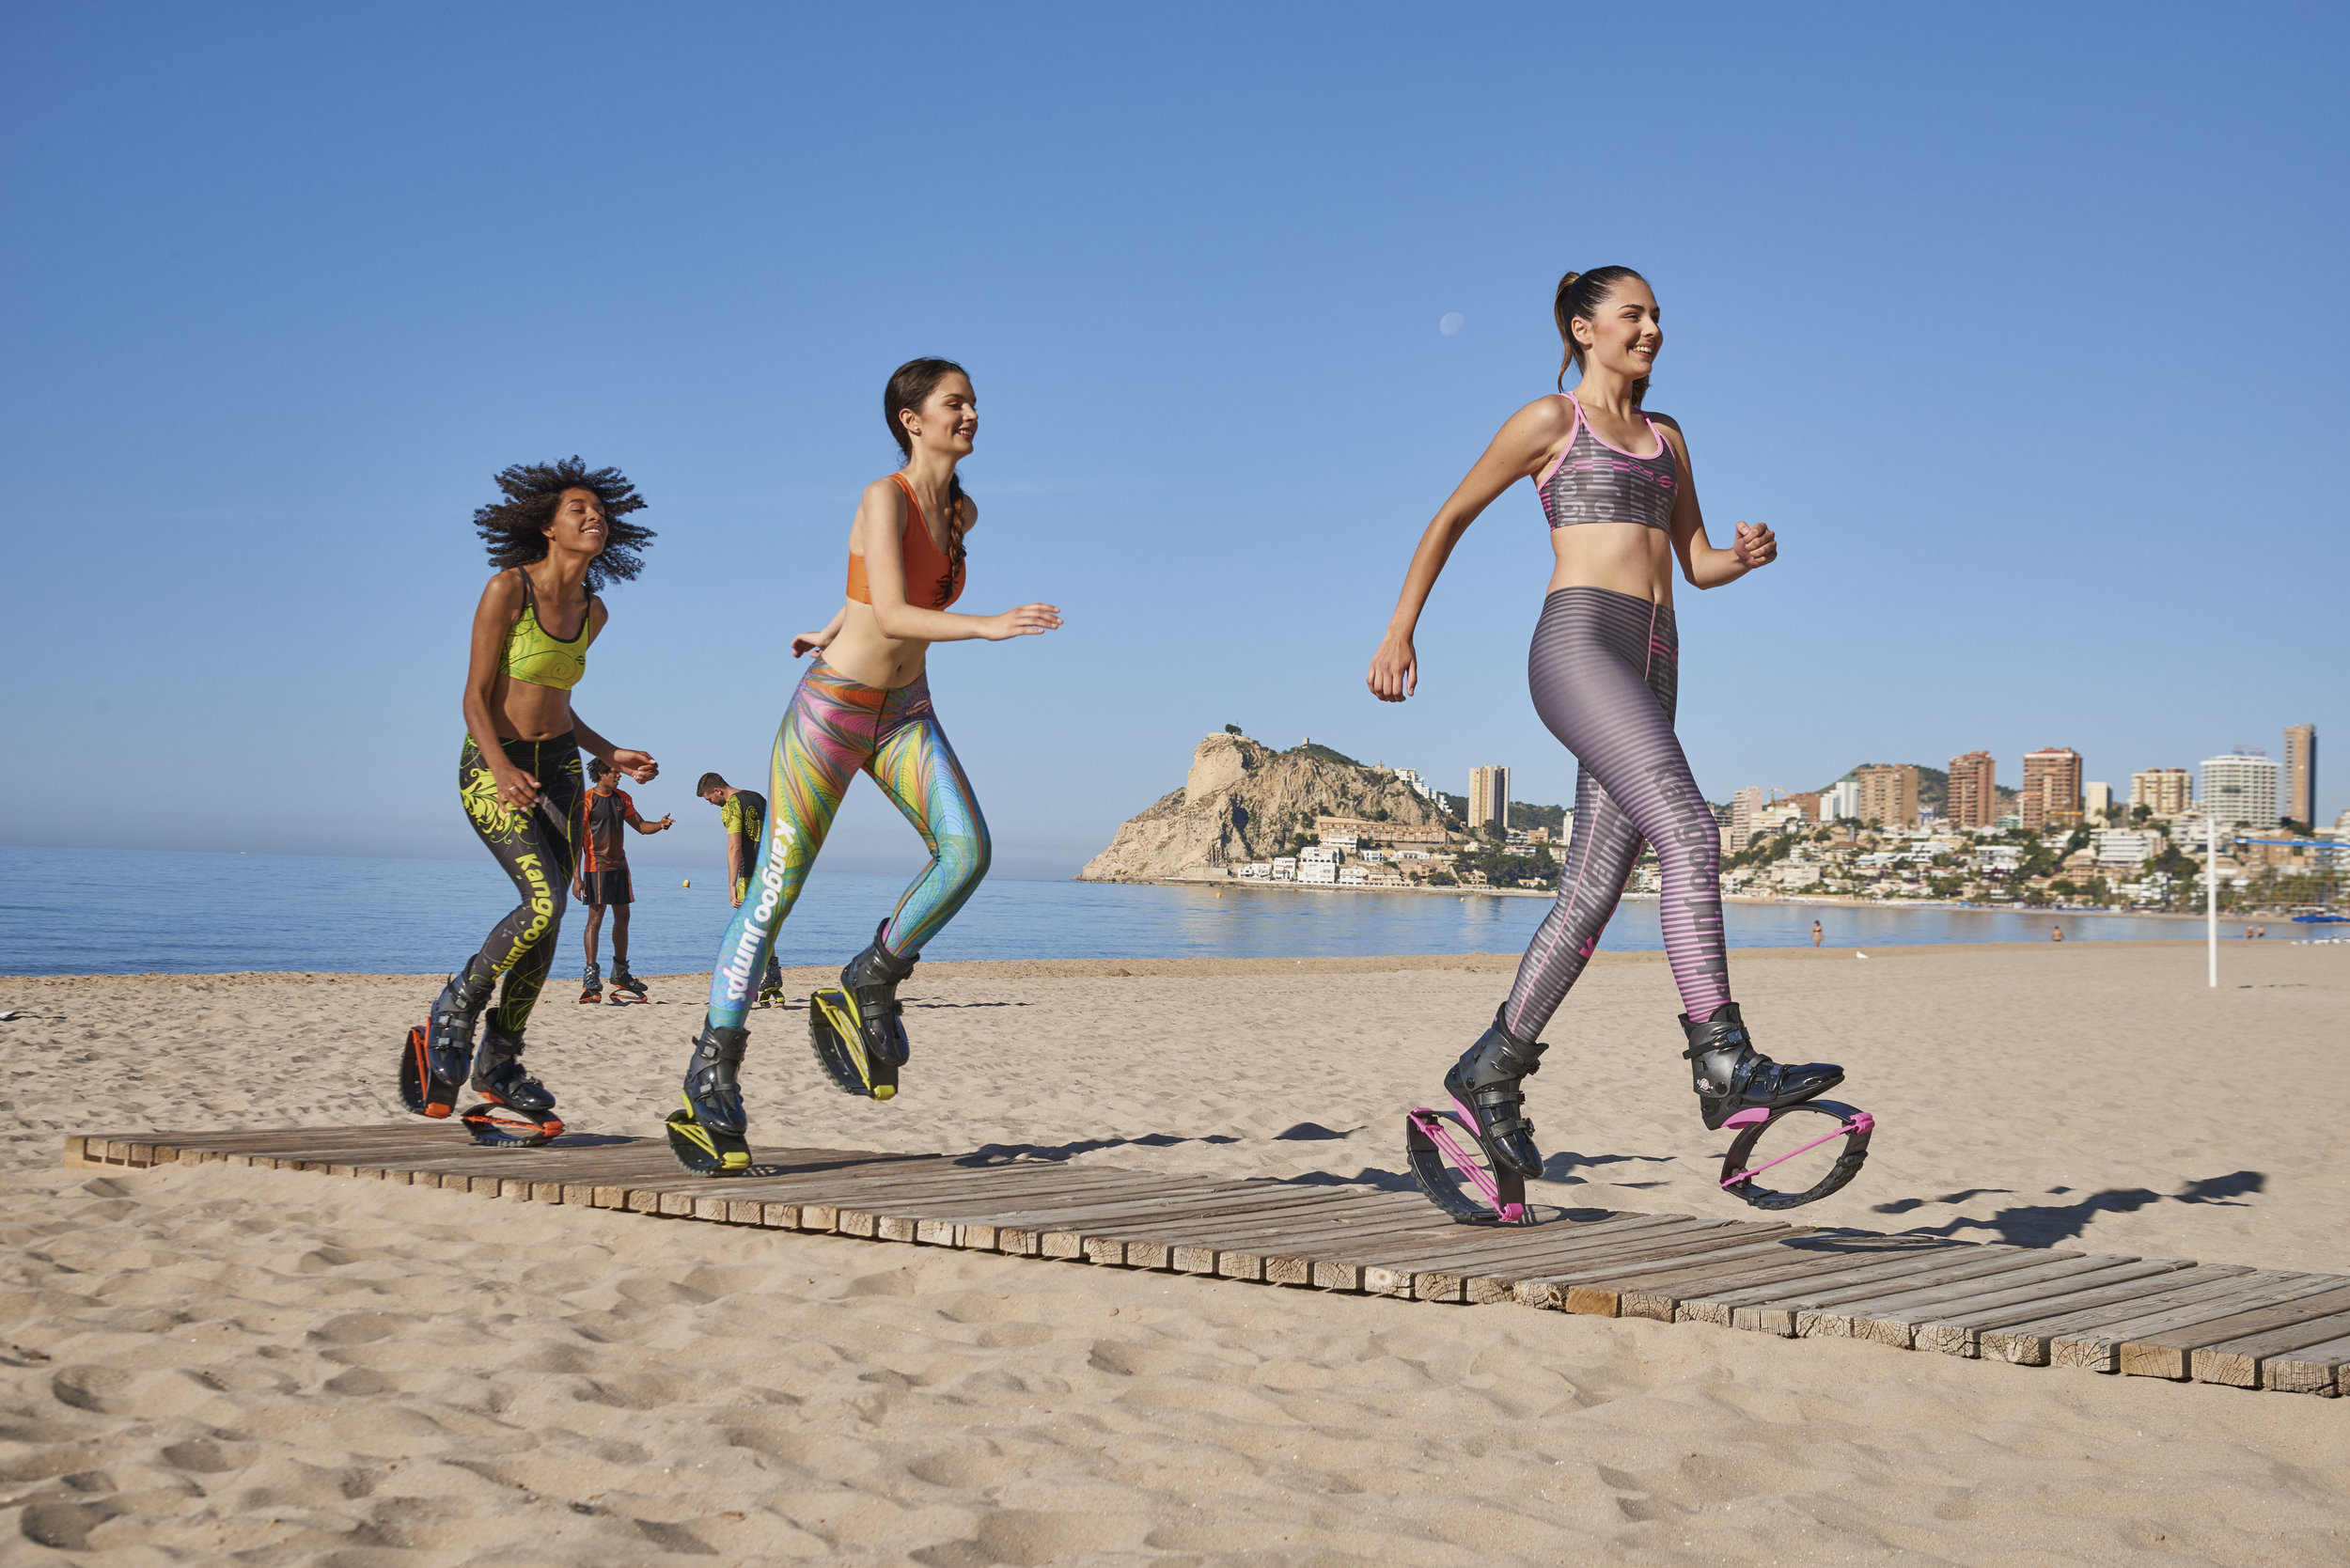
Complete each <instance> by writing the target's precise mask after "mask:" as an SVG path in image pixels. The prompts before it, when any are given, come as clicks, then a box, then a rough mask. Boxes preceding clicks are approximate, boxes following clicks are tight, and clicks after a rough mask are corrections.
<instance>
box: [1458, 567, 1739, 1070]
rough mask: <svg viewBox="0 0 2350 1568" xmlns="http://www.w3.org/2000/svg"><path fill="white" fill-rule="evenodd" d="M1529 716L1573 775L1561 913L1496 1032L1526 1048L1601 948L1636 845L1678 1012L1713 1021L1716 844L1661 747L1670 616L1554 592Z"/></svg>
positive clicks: (1539, 936) (1669, 677)
mask: <svg viewBox="0 0 2350 1568" xmlns="http://www.w3.org/2000/svg"><path fill="white" fill-rule="evenodd" d="M1526 666H1527V678H1528V683H1529V684H1530V685H1531V686H1532V687H1533V691H1534V711H1535V712H1536V713H1540V714H1541V715H1542V719H1543V723H1544V724H1546V725H1548V726H1549V727H1550V732H1551V733H1552V734H1554V735H1556V736H1558V737H1559V740H1560V741H1561V742H1563V743H1564V744H1565V745H1566V747H1567V749H1568V750H1569V751H1572V752H1574V753H1575V760H1576V761H1577V762H1579V763H1580V764H1582V766H1581V768H1580V769H1579V770H1578V772H1577V773H1576V776H1575V837H1574V839H1572V840H1571V841H1570V842H1569V844H1568V845H1567V855H1566V863H1565V865H1564V866H1562V867H1561V868H1560V869H1559V902H1557V903H1555V904H1553V905H1551V907H1550V914H1549V915H1548V916H1547V917H1544V919H1543V924H1542V929H1541V930H1539V931H1537V932H1536V933H1534V941H1533V945H1532V946H1530V947H1528V949H1526V957H1525V958H1524V959H1523V960H1522V961H1521V962H1520V963H1519V964H1518V978H1517V980H1516V982H1515V983H1514V984H1512V986H1511V988H1510V1000H1509V1002H1508V1004H1507V1006H1506V1007H1505V1009H1504V1013H1503V1017H1504V1021H1505V1022H1506V1023H1507V1024H1508V1026H1509V1028H1510V1032H1511V1033H1512V1034H1513V1035H1516V1036H1517V1037H1518V1038H1519V1039H1521V1040H1531V1039H1533V1038H1534V1037H1535V1036H1536V1035H1537V1034H1539V1033H1540V1032H1541V1031H1542V1027H1543V1025H1545V1024H1547V1023H1549V1022H1550V1015H1551V1014H1552V1013H1554V1012H1556V1011H1559V1003H1560V1002H1562V1001H1564V1000H1565V999H1566V996H1567V990H1568V988H1569V987H1570V986H1572V985H1574V984H1575V980H1576V979H1577V978H1578V977H1580V976H1581V974H1582V973H1583V965H1584V964H1585V963H1586V962H1588V961H1589V960H1590V956H1591V949H1594V948H1596V947H1598V946H1599V936H1600V933H1601V932H1602V931H1604V930H1606V926H1607V917H1609V916H1610V915H1613V914H1614V913H1615V911H1616V901H1617V900H1618V899H1620V898H1622V896H1623V888H1624V884H1625V883H1626V882H1627V881H1628V880H1630V878H1631V876H1632V863H1633V862H1634V861H1635V860H1636V859H1637V858H1638V856H1639V853H1640V844H1641V841H1642V840H1643V839H1645V840H1646V841H1647V842H1649V843H1651V844H1653V845H1655V846H1656V859H1657V864H1658V867H1659V869H1660V870H1662V871H1663V873H1664V885H1665V886H1664V894H1663V898H1662V901H1661V902H1660V903H1659V904H1658V916H1659V917H1660V919H1661V920H1662V922H1663V924H1664V928H1665V956H1666V958H1667V959H1668V960H1669V961H1670V963H1671V964H1672V972H1673V983H1674V984H1675V985H1677V986H1679V987H1680V988H1681V1005H1682V1007H1683V1008H1684V1010H1685V1011H1687V1012H1688V1015H1689V1016H1690V1017H1692V1018H1698V1019H1703V1018H1707V1017H1710V1016H1712V1014H1713V1012H1714V1010H1715V1009H1716V1008H1718V1007H1720V1006H1721V1005H1722V1004H1723V1003H1724V1002H1727V1001H1729V1000H1730V999H1731V998H1730V958H1729V955H1728V953H1727V952H1726V951H1725V950H1724V948H1723V943H1722V893H1721V830H1720V829H1719V828H1718V827H1716V825H1715V823H1714V812H1713V809H1712V808H1710V807H1708V806H1707V805H1706V804H1705V797H1704V796H1703V795H1702V794H1700V792H1698V786H1697V780H1696V779H1695V778H1693V777H1692V776H1690V773H1689V762H1688V760H1687V759H1686V758H1684V756H1682V754H1681V742H1680V741H1679V740H1678V739H1676V738H1675V737H1674V735H1673V703H1674V698H1675V695H1676V691H1677V688H1678V686H1679V682H1680V673H1681V668H1680V666H1681V644H1680V638H1679V637H1678V636H1677V635H1675V633H1674V630H1673V613H1672V611H1671V610H1670V609H1669V608H1668V607H1666V606H1665V605H1662V604H1651V603H1650V602H1649V601H1647V600H1645V599H1636V598H1634V597H1633V596H1632V595H1630V594H1628V593H1617V592H1614V591H1613V590H1611V589H1608V588H1560V589H1559V591H1558V592H1556V593H1554V594H1552V595H1551V596H1550V597H1549V598H1548V599H1546V600H1544V601H1543V618H1542V619H1541V620H1540V621H1539V622H1537V623H1536V625H1535V627H1534V645H1533V647H1532V649H1531V650H1529V651H1528V654H1527V660H1526Z"/></svg>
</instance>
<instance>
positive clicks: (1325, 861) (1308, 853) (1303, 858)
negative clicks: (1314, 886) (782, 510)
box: [1297, 844, 1346, 866]
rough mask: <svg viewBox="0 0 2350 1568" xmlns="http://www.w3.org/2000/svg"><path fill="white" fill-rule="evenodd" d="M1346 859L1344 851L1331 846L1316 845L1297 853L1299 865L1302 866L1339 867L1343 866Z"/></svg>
mask: <svg viewBox="0 0 2350 1568" xmlns="http://www.w3.org/2000/svg"><path fill="white" fill-rule="evenodd" d="M1345 859H1346V852H1345V851H1344V850H1342V849H1337V848H1334V847H1333V846H1331V845H1329V844H1315V845H1313V846H1312V847H1310V848H1308V849H1302V850H1299V851H1298V852H1297V863H1298V864H1299V865H1300V866H1337V865H1340V864H1343V863H1344V862H1345Z"/></svg>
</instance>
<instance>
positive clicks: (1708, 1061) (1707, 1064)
mask: <svg viewBox="0 0 2350 1568" xmlns="http://www.w3.org/2000/svg"><path fill="white" fill-rule="evenodd" d="M1681 1027H1682V1028H1683V1029H1684V1030H1686V1031H1687V1033H1688V1037H1689V1048H1688V1049H1687V1050H1685V1051H1684V1052H1682V1053H1681V1054H1682V1055H1683V1056H1684V1057H1686V1058H1688V1059H1689V1063H1690V1069H1689V1071H1690V1077H1691V1080H1692V1082H1691V1084H1690V1087H1691V1088H1692V1089H1694V1090H1697V1091H1698V1105H1699V1108H1700V1110H1701V1111H1702V1113H1703V1114H1704V1117H1705V1127H1706V1130H1707V1131H1708V1132H1719V1131H1720V1130H1721V1127H1722V1123H1724V1122H1726V1121H1729V1120H1730V1119H1731V1117H1733V1116H1735V1115H1737V1114H1738V1113H1739V1112H1740V1111H1742V1110H1755V1109H1763V1110H1777V1109H1778V1108H1779V1107H1780V1106H1781V1105H1801V1104H1803V1102H1805V1101H1806V1100H1810V1099H1815V1098H1817V1097H1818V1096H1820V1095H1823V1094H1825V1093H1826V1092H1827V1091H1828V1090H1831V1089H1834V1088H1835V1087H1836V1086H1837V1085H1838V1084H1841V1083H1842V1082H1843V1081H1844V1070H1843V1069H1842V1068H1841V1067H1835V1066H1831V1065H1829V1064H1828V1063H1826V1062H1823V1061H1810V1062H1802V1063H1789V1062H1778V1061H1773V1060H1772V1059H1771V1058H1768V1057H1766V1056H1764V1055H1763V1053H1762V1052H1760V1051H1758V1050H1756V1049H1755V1048H1754V1042H1753V1041H1752V1040H1750V1039H1748V1038H1747V1025H1746V1020H1745V1019H1743V1018H1741V1017H1739V1016H1738V1004H1737V1003H1736V1002H1724V1003H1723V1004H1722V1005H1721V1006H1720V1007H1717V1008H1716V1009H1715V1010H1714V1015H1713V1016H1712V1017H1710V1018H1708V1019H1706V1020H1705V1022H1703V1023H1701V1024H1700V1023H1698V1022H1697V1021H1695V1020H1694V1019H1692V1018H1690V1017H1689V1015H1688V1014H1687V1013H1685V1012H1684V1013H1683V1014H1682V1015H1681Z"/></svg>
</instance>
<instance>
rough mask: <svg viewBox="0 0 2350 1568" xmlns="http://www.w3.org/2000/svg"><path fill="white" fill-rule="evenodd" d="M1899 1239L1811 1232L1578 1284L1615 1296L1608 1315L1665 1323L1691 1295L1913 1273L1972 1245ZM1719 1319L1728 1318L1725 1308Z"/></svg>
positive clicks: (1597, 1294)
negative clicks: (1805, 1239)
mask: <svg viewBox="0 0 2350 1568" xmlns="http://www.w3.org/2000/svg"><path fill="white" fill-rule="evenodd" d="M1900 1240H1902V1239H1901V1238H1892V1237H1883V1236H1838V1237H1833V1238H1825V1239H1823V1238H1814V1239H1813V1240H1812V1242H1811V1243H1810V1244H1808V1245H1807V1246H1805V1247H1794V1246H1787V1247H1779V1248H1778V1249H1777V1250H1776V1251H1775V1252H1763V1253H1760V1254H1756V1255H1754V1256H1752V1257H1739V1258H1728V1259H1719V1260H1715V1261H1711V1262H1694V1263H1690V1264H1687V1265H1685V1266H1665V1267H1662V1268H1657V1269H1642V1270H1641V1271H1640V1272H1638V1273H1637V1274H1631V1275H1624V1276H1622V1277H1620V1278H1611V1279H1606V1280H1596V1279H1595V1280H1591V1281H1589V1282H1587V1283H1586V1284H1585V1285H1584V1286H1583V1287H1582V1288H1583V1289H1585V1290H1587V1291H1590V1293H1592V1295H1593V1298H1594V1300H1595V1301H1598V1300H1599V1299H1600V1298H1603V1297H1605V1296H1606V1295H1609V1294H1612V1295H1613V1296H1614V1297H1615V1302H1614V1306H1615V1311H1614V1314H1613V1315H1614V1316H1617V1317H1627V1318H1650V1319H1653V1320H1654V1321H1655V1322H1658V1323H1671V1322H1674V1321H1675V1320H1676V1319H1677V1318H1678V1317H1679V1315H1680V1309H1681V1306H1682V1303H1683V1302H1684V1300H1688V1299H1692V1298H1697V1297H1713V1296H1718V1295H1722V1294H1726V1293H1729V1292H1733V1291H1741V1290H1753V1289H1757V1288H1770V1289H1800V1288H1802V1287H1803V1286H1804V1285H1805V1284H1807V1283H1809V1282H1812V1281H1815V1280H1832V1281H1835V1282H1848V1281H1850V1280H1851V1277H1852V1274H1853V1271H1854V1270H1855V1269H1859V1268H1867V1267H1875V1268H1878V1269H1879V1270H1880V1271H1881V1272H1883V1273H1892V1272H1894V1271H1895V1270H1896V1269H1898V1270H1899V1271H1900V1272H1902V1273H1916V1272H1918V1271H1919V1270H1922V1269H1925V1268H1927V1267H1929V1266H1932V1262H1933V1259H1934V1257H1935V1255H1936V1254H1939V1253H1965V1252H1970V1251H1972V1247H1970V1246H1969V1245H1968V1244H1967V1243H1965V1242H1953V1243H1948V1244H1945V1245H1943V1246H1941V1247H1935V1248H1932V1249H1927V1248H1921V1247H1917V1246H1915V1245H1913V1244H1908V1243H1906V1242H1904V1243H1903V1245H1899V1246H1888V1245H1885V1244H1887V1243H1888V1242H1895V1241H1900ZM1603 1306H1604V1303H1603ZM1723 1322H1724V1323H1725V1324H1727V1323H1728V1313H1727V1309H1726V1310H1725V1313H1724V1316H1723Z"/></svg>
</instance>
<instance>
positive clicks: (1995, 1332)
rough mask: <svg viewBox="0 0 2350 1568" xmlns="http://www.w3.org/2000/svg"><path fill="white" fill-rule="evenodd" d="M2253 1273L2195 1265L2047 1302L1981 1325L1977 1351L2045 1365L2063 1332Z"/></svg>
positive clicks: (2123, 1317) (2180, 1299)
mask: <svg viewBox="0 0 2350 1568" xmlns="http://www.w3.org/2000/svg"><path fill="white" fill-rule="evenodd" d="M2253 1277H2254V1276H2253V1271H2252V1270H2251V1269H2248V1268H2247V1267H2245V1266H2244V1265H2243V1264H2241V1263H2196V1264H2193V1265H2191V1266H2190V1267H2187V1268H2183V1269H2181V1270H2179V1271H2178V1272H2177V1273H2175V1274H2171V1275H2167V1276H2165V1277H2163V1278H2159V1279H2154V1280H2149V1281H2147V1282H2146V1283H2147V1286H2148V1287H2149V1288H2147V1289H2144V1290H2140V1289H2139V1288H2137V1287H2135V1286H2132V1285H2117V1286H2115V1287H2114V1288H2113V1289H2112V1291H2111V1292H2108V1293H2096V1294H2093V1295H2092V1298H2091V1299H2088V1300H2084V1301H2076V1302H2067V1303H2064V1304H2061V1305H2060V1304H2057V1303H2053V1302H2051V1303H2045V1304H2043V1305H2041V1306H2038V1307H2035V1308H2034V1309H2032V1310H2031V1312H2030V1314H2029V1316H2020V1317H2013V1318H2009V1319H2007V1320H2006V1321H2004V1322H2001V1323H1998V1324H1995V1325H1984V1326H1983V1327H1982V1328H1981V1329H1980V1330H1979V1331H1978V1332H1977V1334H1976V1337H1975V1354H1976V1355H1977V1356H1981V1357H1982V1358H1983V1359H1984V1360H1990V1361H2006V1362H2009V1363H2011V1364H2013V1365H2014V1366H2019V1367H2045V1366H2046V1365H2047V1364H2048V1359H2049V1356H2050V1353H2051V1351H2052V1349H2053V1347H2054V1345H2055V1342H2056V1341H2057V1339H2058V1337H2059V1336H2060V1335H2063V1334H2067V1333H2071V1332H2074V1331H2075V1330H2077V1329H2082V1328H2092V1327H2095V1326H2097V1325H2100V1324H2107V1323H2123V1322H2126V1321H2128V1320H2130V1319H2132V1318H2139V1317H2144V1316H2146V1315H2148V1314H2149V1313H2152V1312H2156V1311H2162V1310H2165V1309H2170V1308H2173V1307H2180V1306H2185V1305H2187V1304H2189V1303H2192V1302H2196V1301H2201V1300H2204V1299H2206V1298H2208V1297H2210V1296H2212V1295H2215V1294H2219V1293H2221V1292H2225V1291H2231V1290H2235V1289H2238V1288H2240V1287H2241V1285H2242V1284H2243V1282H2244V1281H2245V1280H2246V1279H2248V1278H2253ZM2280 1278H2282V1277H2280Z"/></svg>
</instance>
